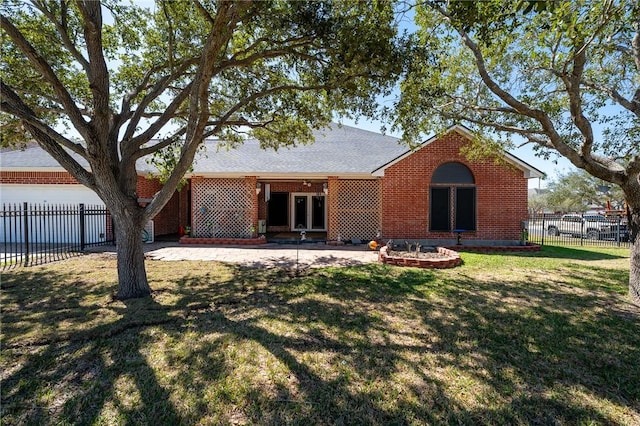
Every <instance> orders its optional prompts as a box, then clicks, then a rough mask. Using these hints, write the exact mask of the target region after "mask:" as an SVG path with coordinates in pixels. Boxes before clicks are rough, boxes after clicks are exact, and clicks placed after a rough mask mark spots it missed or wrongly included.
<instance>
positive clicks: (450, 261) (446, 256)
mask: <svg viewBox="0 0 640 426" xmlns="http://www.w3.org/2000/svg"><path fill="white" fill-rule="evenodd" d="M389 251H390V250H389V247H388V246H384V247H382V248H381V249H380V251H379V252H378V260H379V261H380V262H382V263H384V264H386V265H396V266H411V267H414V268H425V269H445V268H455V267H456V266H459V265H461V264H462V259H461V258H460V254H458V252H457V251H454V250H451V249H448V248H445V247H436V248H435V252H436V253H438V254H439V256H438V257H420V256H419V255H418V257H410V256H394V255H393V251H392V252H391V254H390V253H389Z"/></svg>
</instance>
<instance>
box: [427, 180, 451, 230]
mask: <svg viewBox="0 0 640 426" xmlns="http://www.w3.org/2000/svg"><path fill="white" fill-rule="evenodd" d="M449 199H450V192H449V188H431V230H432V231H450V230H451V225H450V223H451V220H450V218H449V211H450V210H449V203H450V201H449Z"/></svg>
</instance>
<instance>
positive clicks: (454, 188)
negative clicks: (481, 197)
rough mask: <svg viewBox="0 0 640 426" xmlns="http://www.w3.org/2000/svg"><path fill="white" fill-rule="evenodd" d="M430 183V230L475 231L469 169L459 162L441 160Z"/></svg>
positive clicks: (472, 189) (474, 199)
mask: <svg viewBox="0 0 640 426" xmlns="http://www.w3.org/2000/svg"><path fill="white" fill-rule="evenodd" d="M431 183H432V184H434V185H433V186H432V187H431V204H430V219H431V228H430V229H431V230H432V231H451V230H452V229H463V230H465V231H475V229H476V188H475V186H474V183H475V179H474V178H473V173H471V170H469V168H468V167H467V166H465V165H464V164H462V163H455V162H450V163H444V164H442V165H440V166H439V167H438V168H437V169H436V170H435V171H434V172H433V175H432V176H431ZM452 193H453V194H454V195H455V197H454V198H453V199H452V197H451V194H452ZM452 216H453V217H452ZM452 219H453V220H452ZM452 227H453V228H452Z"/></svg>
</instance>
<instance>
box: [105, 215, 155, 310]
mask: <svg viewBox="0 0 640 426" xmlns="http://www.w3.org/2000/svg"><path fill="white" fill-rule="evenodd" d="M113 219H114V226H115V234H116V245H117V252H118V293H117V294H116V298H117V299H120V300H125V299H133V298H137V297H146V296H149V295H150V294H151V287H149V282H148V281H147V271H146V270H145V266H144V249H143V243H142V230H143V229H144V223H143V222H141V221H136V220H131V218H127V216H126V215H123V216H120V215H114V216H113ZM127 219H128V220H127Z"/></svg>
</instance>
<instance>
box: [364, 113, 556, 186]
mask: <svg viewBox="0 0 640 426" xmlns="http://www.w3.org/2000/svg"><path fill="white" fill-rule="evenodd" d="M450 132H458V133H460V134H461V135H463V136H465V137H467V138H469V139H473V138H474V135H473V133H472V132H471V130H469V129H468V128H466V127H464V126H461V125H455V126H451V127H449V128H448V129H447V130H446V131H445V132H444V134H447V133H450ZM441 136H442V135H434V136H432V137H430V138H429V139H427V140H426V141H424V142H423V143H421V144H420V145H419V146H418V147H416V148H415V149H413V150H409V151H406V152H404V153H403V154H401V155H399V156H398V157H396V158H394V159H392V160H391V161H389V162H387V163H386V164H384V165H382V166H380V167H378V168H377V169H376V170H374V171H373V172H372V174H373V176H384V171H385V170H386V169H387V168H389V167H391V166H393V165H394V164H396V163H398V162H400V161H402V160H404V159H405V158H407V157H408V156H410V155H411V154H413V153H414V152H416V151H419V150H421V149H422V148H424V147H426V146H428V145H430V144H431V143H433V142H435V141H436V140H438V139H440V137H441ZM503 155H504V156H505V159H506V160H507V161H508V162H509V163H511V164H513V165H514V166H516V167H517V168H518V169H520V170H522V171H523V172H524V177H525V178H529V179H530V178H541V177H544V176H545V174H544V172H542V171H541V170H538V169H537V168H535V167H533V166H532V165H531V164H528V163H526V162H524V161H522V160H521V159H519V158H518V157H516V156H515V155H513V154H510V153H508V152H506V151H504V152H503Z"/></svg>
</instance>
